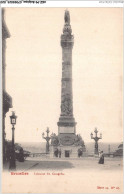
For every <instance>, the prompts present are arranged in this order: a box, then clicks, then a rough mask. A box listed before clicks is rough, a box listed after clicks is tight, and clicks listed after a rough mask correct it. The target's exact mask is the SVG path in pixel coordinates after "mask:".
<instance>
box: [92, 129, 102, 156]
mask: <svg viewBox="0 0 124 194" xmlns="http://www.w3.org/2000/svg"><path fill="white" fill-rule="evenodd" d="M94 132H95V137H93V133H91V134H90V136H91V139H94V141H95V151H94V153H95V154H98V141H99V139H102V134H101V133H100V137H98V136H97V133H98V130H97V128H95V130H94Z"/></svg>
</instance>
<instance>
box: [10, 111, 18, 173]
mask: <svg viewBox="0 0 124 194" xmlns="http://www.w3.org/2000/svg"><path fill="white" fill-rule="evenodd" d="M16 118H17V116H16V115H15V112H14V111H12V115H11V116H10V123H11V125H12V148H11V153H10V166H9V169H11V170H14V169H16V162H15V160H16V159H15V143H14V131H15V127H14V126H15V125H16Z"/></svg>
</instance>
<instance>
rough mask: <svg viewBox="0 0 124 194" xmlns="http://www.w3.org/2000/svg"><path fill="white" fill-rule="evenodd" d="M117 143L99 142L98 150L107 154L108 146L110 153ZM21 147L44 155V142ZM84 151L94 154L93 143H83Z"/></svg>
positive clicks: (115, 148)
mask: <svg viewBox="0 0 124 194" xmlns="http://www.w3.org/2000/svg"><path fill="white" fill-rule="evenodd" d="M120 143H121V142H119V143H101V142H99V149H100V150H103V151H104V152H106V153H107V152H108V145H109V144H110V151H111V152H113V151H115V150H117V148H118V146H119V145H120ZM20 144H21V146H22V147H23V148H24V150H26V151H29V152H32V153H44V152H45V149H46V143H45V142H41V143H40V142H36V143H35V142H25V143H24V142H22V143H21V142H20ZM85 146H86V150H87V152H88V153H93V152H94V143H93V142H92V143H89V142H88V143H85Z"/></svg>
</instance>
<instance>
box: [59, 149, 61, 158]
mask: <svg viewBox="0 0 124 194" xmlns="http://www.w3.org/2000/svg"><path fill="white" fill-rule="evenodd" d="M59 158H61V149H60V150H59Z"/></svg>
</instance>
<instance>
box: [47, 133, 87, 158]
mask: <svg viewBox="0 0 124 194" xmlns="http://www.w3.org/2000/svg"><path fill="white" fill-rule="evenodd" d="M85 151H86V150H85V145H84V141H83V140H82V137H81V136H80V135H76V134H59V135H58V136H56V135H55V134H53V136H52V141H51V146H50V157H51V158H78V157H81V156H83V154H84V152H85Z"/></svg>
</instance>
